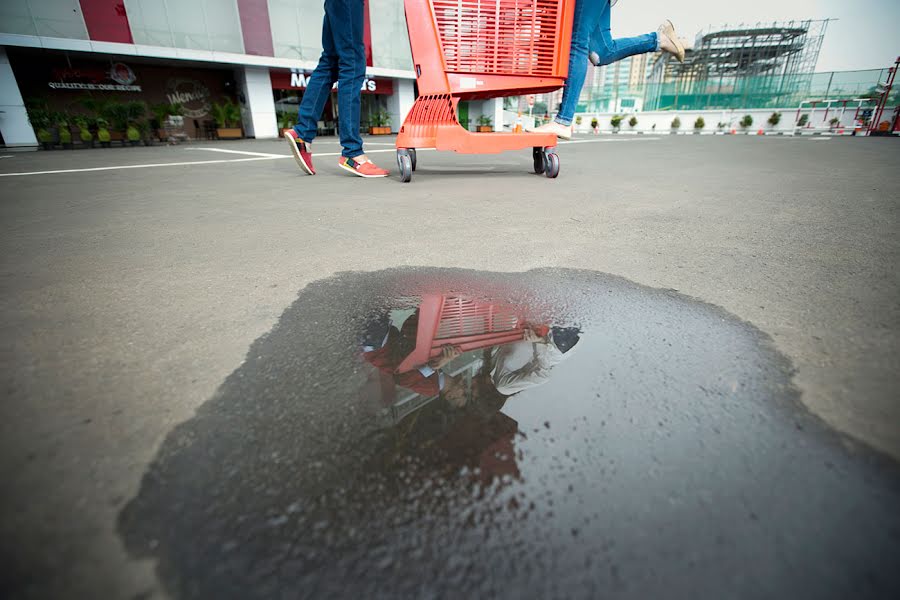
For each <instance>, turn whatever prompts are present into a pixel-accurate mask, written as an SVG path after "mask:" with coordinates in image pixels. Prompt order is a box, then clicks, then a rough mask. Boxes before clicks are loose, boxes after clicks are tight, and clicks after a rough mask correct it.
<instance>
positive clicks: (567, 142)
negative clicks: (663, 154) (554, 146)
mask: <svg viewBox="0 0 900 600" xmlns="http://www.w3.org/2000/svg"><path fill="white" fill-rule="evenodd" d="M661 139H662V138H658V137H639V138H638V137H636V138H624V139H623V138H620V139H609V138H605V139H602V140H568V141H560V142H559V143H560V144H601V143H604V142H654V141H657V140H661Z"/></svg>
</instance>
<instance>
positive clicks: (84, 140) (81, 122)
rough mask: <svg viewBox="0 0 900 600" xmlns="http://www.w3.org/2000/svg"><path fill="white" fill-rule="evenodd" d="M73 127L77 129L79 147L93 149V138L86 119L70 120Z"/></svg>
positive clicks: (80, 117)
mask: <svg viewBox="0 0 900 600" xmlns="http://www.w3.org/2000/svg"><path fill="white" fill-rule="evenodd" d="M72 122H73V123H75V126H76V127H78V137H79V139H81V145H82V146H84V147H85V148H93V147H94V136H93V134H92V133H91V129H90V127H89V125H88V119H87V117H84V116H77V117H74V118H73V119H72Z"/></svg>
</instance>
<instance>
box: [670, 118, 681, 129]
mask: <svg viewBox="0 0 900 600" xmlns="http://www.w3.org/2000/svg"><path fill="white" fill-rule="evenodd" d="M680 128H681V119H679V118H678V117H675V118H674V119H672V133H678V130H679V129H680Z"/></svg>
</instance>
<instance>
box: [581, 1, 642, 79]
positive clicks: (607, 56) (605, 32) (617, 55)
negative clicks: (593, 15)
mask: <svg viewBox="0 0 900 600" xmlns="http://www.w3.org/2000/svg"><path fill="white" fill-rule="evenodd" d="M610 12H611V11H610V6H609V0H604V7H603V12H602V13H601V14H600V18H599V20H598V21H597V26H596V27H595V28H594V31H593V32H592V33H591V39H590V43H589V47H590V59H591V63H592V64H593V65H594V66H597V67H599V66H601V65H609V64H612V63H614V62H616V61H617V60H622V59H623V58H625V57H628V56H634V55H635V54H644V53H645V52H656V51H657V50H658V49H659V41H658V37H657V34H656V32H653V33H647V34H644V35H639V36H635V37H629V38H619V39H617V40H614V39H613V37H612V32H611V31H610Z"/></svg>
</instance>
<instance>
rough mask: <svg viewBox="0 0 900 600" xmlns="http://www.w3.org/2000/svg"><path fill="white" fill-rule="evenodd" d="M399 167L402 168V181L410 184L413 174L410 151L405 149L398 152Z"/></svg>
mask: <svg viewBox="0 0 900 600" xmlns="http://www.w3.org/2000/svg"><path fill="white" fill-rule="evenodd" d="M397 166H398V167H400V181H402V182H403V183H409V182H410V180H411V179H412V172H413V162H412V157H410V155H409V150H406V149H405V148H401V149H399V150H397Z"/></svg>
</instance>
